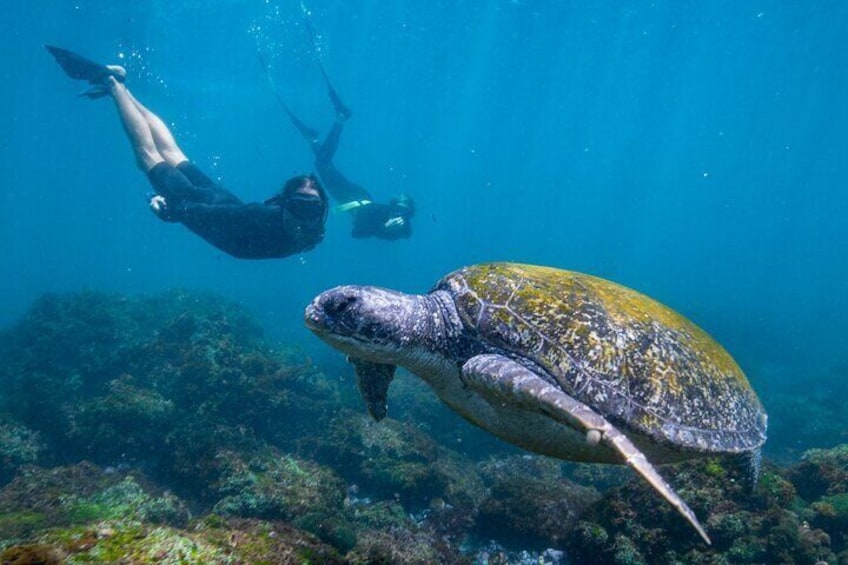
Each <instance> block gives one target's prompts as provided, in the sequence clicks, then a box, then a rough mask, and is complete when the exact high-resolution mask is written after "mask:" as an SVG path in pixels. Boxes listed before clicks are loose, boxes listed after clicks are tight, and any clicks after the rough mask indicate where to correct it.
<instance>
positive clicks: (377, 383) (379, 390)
mask: <svg viewBox="0 0 848 565" xmlns="http://www.w3.org/2000/svg"><path fill="white" fill-rule="evenodd" d="M347 360H348V361H349V362H350V364H351V365H353V369H354V370H355V371H356V386H358V387H359V392H360V394H362V399H363V400H365V406H366V407H367V408H368V413H369V414H371V417H372V418H374V420H376V421H378V422H379V421H380V420H382V419H383V418H385V417H386V412H387V411H388V394H389V384H390V383H391V382H392V379H393V378H394V376H395V369H397V366H396V365H387V364H385V363H374V362H373V361H366V360H365V359H360V358H358V357H348V358H347Z"/></svg>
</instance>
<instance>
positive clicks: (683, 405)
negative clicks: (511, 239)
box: [436, 263, 766, 453]
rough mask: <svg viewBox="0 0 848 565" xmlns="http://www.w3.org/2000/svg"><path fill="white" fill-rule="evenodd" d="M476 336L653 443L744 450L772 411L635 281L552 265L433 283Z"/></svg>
mask: <svg viewBox="0 0 848 565" xmlns="http://www.w3.org/2000/svg"><path fill="white" fill-rule="evenodd" d="M436 288H437V289H442V290H447V291H448V292H449V293H450V294H451V295H452V296H453V299H454V302H455V304H456V306H457V310H458V313H459V316H460V318H461V319H462V321H463V324H464V325H465V327H466V329H467V331H468V333H469V335H471V336H472V340H473V341H474V340H476V341H478V342H479V344H478V345H480V346H481V347H482V349H483V350H488V351H495V352H499V353H501V354H503V355H506V356H508V357H510V358H512V359H515V360H517V361H518V362H520V363H522V364H524V365H526V366H528V367H530V368H531V369H533V370H534V371H535V372H537V373H540V374H541V375H542V377H543V378H546V379H547V380H549V381H551V382H555V383H556V384H557V385H558V386H560V387H561V388H562V390H563V391H565V392H566V393H567V394H569V395H571V396H572V397H574V398H576V399H577V400H579V401H581V402H583V403H585V404H587V405H589V406H590V407H592V408H593V409H594V410H596V411H597V412H599V413H600V414H602V415H603V416H605V417H606V418H607V419H609V420H610V421H611V422H613V423H614V424H616V425H618V426H621V427H623V428H624V429H628V428H629V429H631V430H635V431H637V432H639V433H641V434H643V435H645V436H647V438H648V439H649V440H650V441H655V442H659V443H662V444H670V445H672V446H674V447H680V448H686V449H694V450H697V451H701V452H716V453H741V452H746V451H751V450H754V449H756V448H758V447H759V446H761V445H762V444H763V443H764V442H765V439H766V414H765V411H764V410H763V407H762V404H761V403H760V401H759V399H758V398H757V395H756V393H755V392H754V391H753V389H752V388H751V385H750V383H749V382H748V380H747V379H746V378H745V375H744V373H743V372H742V370H741V369H740V368H739V366H738V365H737V364H736V362H735V361H734V360H733V358H732V357H731V356H730V355H729V354H728V353H727V351H725V350H724V348H722V347H721V345H719V344H718V343H717V342H716V341H715V340H713V339H712V338H711V337H710V336H709V335H708V334H707V333H706V332H704V331H703V330H702V329H700V328H699V327H698V326H696V325H695V324H693V323H692V322H690V321H689V320H687V319H686V318H684V317H683V316H681V315H680V314H678V313H677V312H675V311H673V310H672V309H670V308H668V307H666V306H664V305H662V304H660V303H659V302H657V301H655V300H653V299H651V298H648V297H647V296H645V295H643V294H640V293H638V292H636V291H634V290H631V289H629V288H627V287H624V286H621V285H619V284H616V283H613V282H610V281H607V280H604V279H600V278H597V277H593V276H589V275H585V274H581V273H575V272H571V271H563V270H559V269H552V268H548V267H537V266H531V265H520V264H514V263H489V264H483V265H476V266H472V267H466V268H464V269H461V270H459V271H456V272H454V273H451V274H449V275H447V276H446V277H444V278H443V279H442V280H441V281H440V282H439V283H438V284H437V286H436Z"/></svg>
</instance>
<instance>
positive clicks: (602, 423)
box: [462, 355, 711, 544]
mask: <svg viewBox="0 0 848 565" xmlns="http://www.w3.org/2000/svg"><path fill="white" fill-rule="evenodd" d="M462 380H463V382H464V383H465V384H466V385H467V386H468V387H470V388H471V389H473V390H474V391H475V392H477V393H478V394H480V395H481V396H482V397H483V398H485V399H486V400H487V401H488V402H491V403H495V402H498V403H501V402H504V401H506V402H508V403H510V404H512V405H513V406H517V407H519V408H521V409H524V410H527V411H531V412H539V413H543V414H546V415H547V416H549V417H551V418H553V419H554V420H557V421H558V422H561V423H562V424H565V425H567V426H569V427H571V428H573V429H576V430H580V431H582V432H584V433H585V434H586V439H587V441H588V442H589V443H597V442H598V441H601V442H603V443H605V444H606V445H608V446H610V447H611V448H613V449H614V450H615V451H617V452H618V453H619V454H620V455H621V457H622V458H623V459H624V460H625V462H626V463H627V464H628V465H629V466H630V467H632V468H633V470H635V471H636V472H637V473H639V474H640V475H642V477H643V478H644V479H645V480H646V481H648V483H649V484H650V485H651V486H652V487H654V489H655V490H656V491H657V492H659V493H660V494H661V495H662V497H663V498H665V499H666V500H667V501H668V502H669V503H670V504H671V505H672V506H674V507H675V508H676V509H677V511H678V512H680V513H681V514H682V515H683V516H684V517H685V518H686V519H687V520H688V521H689V523H690V524H692V526H693V527H694V528H695V529H696V530H697V531H698V533H699V534H700V535H701V537H702V538H703V539H704V541H705V542H707V543H708V544H709V543H711V542H710V538H709V536H707V532H706V531H705V530H704V528H703V526H701V523H700V522H699V521H698V518H697V517H696V516H695V513H694V512H692V509H691V508H689V506H688V505H687V504H686V502H684V501H683V499H682V498H680V497H679V496H678V495H677V493H676V492H674V490H673V489H672V488H671V486H669V485H668V483H666V482H665V480H663V478H662V477H661V476H660V474H659V473H658V472H657V470H656V469H655V468H654V466H653V465H652V464H651V463H650V461H648V459H647V458H646V457H645V455H644V454H643V453H642V452H641V451H640V450H639V448H637V447H636V446H635V445H634V444H633V442H631V441H630V440H629V439H628V438H627V436H625V435H624V434H623V433H621V431H619V430H618V428H616V427H615V426H613V425H612V424H611V423H610V422H609V421H608V420H607V419H606V418H604V417H603V416H601V415H600V414H598V413H597V412H595V411H594V410H592V409H591V408H590V407H589V406H587V405H585V404H583V403H582V402H579V401H578V400H576V399H574V398H572V397H571V396H569V395H567V394H566V393H565V392H563V391H562V390H561V389H559V388H557V387H555V386H554V385H552V384H550V383H548V382H547V381H546V380H544V379H543V378H541V377H540V376H538V375H537V374H536V373H534V372H532V371H530V370H529V369H527V368H526V367H524V366H523V365H520V364H518V363H516V362H515V361H513V360H511V359H509V358H507V357H504V356H502V355H477V356H476V357H472V358H471V359H469V360H468V361H467V362H466V363H465V365H463V367H462Z"/></svg>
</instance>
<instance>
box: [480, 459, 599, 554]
mask: <svg viewBox="0 0 848 565" xmlns="http://www.w3.org/2000/svg"><path fill="white" fill-rule="evenodd" d="M482 469H483V470H482V474H483V477H484V479H485V480H486V483H487V485H488V486H489V495H488V496H487V497H486V499H485V500H484V501H483V502H482V503H481V504H480V507H479V516H478V521H477V528H478V533H479V534H480V535H482V536H485V537H488V538H493V539H498V540H501V541H502V542H512V545H515V543H516V542H518V543H520V544H523V545H524V546H525V547H528V546H530V547H536V546H538V547H542V548H544V547H551V546H552V545H553V546H557V545H559V544H560V542H561V540H562V539H563V538H564V537H565V536H566V534H567V533H568V532H569V531H570V530H571V528H572V527H573V526H574V524H575V523H576V522H577V519H578V517H579V516H580V515H581V514H582V513H583V512H584V511H585V510H586V508H588V507H589V506H590V505H591V504H593V503H594V502H597V501H598V500H599V499H600V494H599V493H598V491H596V490H595V489H593V488H587V487H582V486H580V485H577V484H574V483H572V482H571V481H569V480H567V479H565V478H563V476H562V472H561V469H560V465H559V463H558V462H556V461H553V460H551V459H546V458H543V457H534V456H529V455H526V456H521V457H513V458H508V459H498V460H493V461H490V462H488V463H486V464H484V465H482ZM519 547H520V545H519Z"/></svg>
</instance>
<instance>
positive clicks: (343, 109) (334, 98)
mask: <svg viewBox="0 0 848 565" xmlns="http://www.w3.org/2000/svg"><path fill="white" fill-rule="evenodd" d="M318 66H319V67H320V68H321V74H322V75H324V82H325V83H327V95H328V96H329V97H330V101H331V102H332V103H333V108H334V109H335V110H336V117H339V118H342V119H343V120H345V121H346V120H348V119H350V117H351V116H352V115H353V112H351V111H350V108H348V107H347V106H345V105H344V102H342V99H341V97H340V96H339V93H338V92H336V89H335V88H333V83H331V82H330V77H328V76H327V71H325V70H324V65H322V64H321V61H318Z"/></svg>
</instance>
